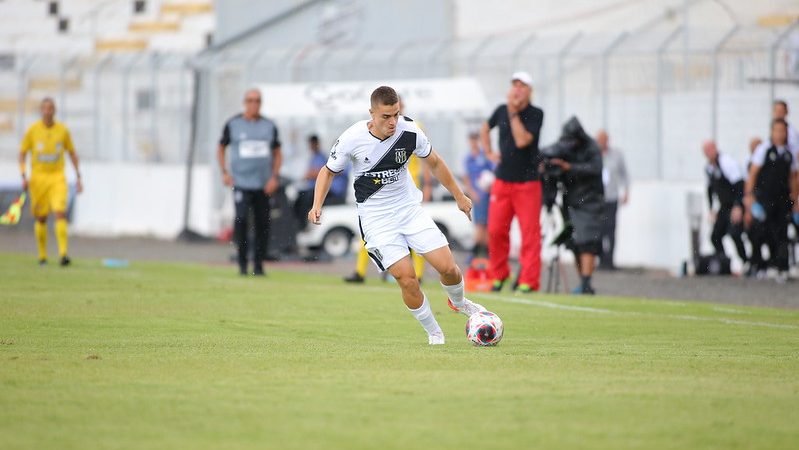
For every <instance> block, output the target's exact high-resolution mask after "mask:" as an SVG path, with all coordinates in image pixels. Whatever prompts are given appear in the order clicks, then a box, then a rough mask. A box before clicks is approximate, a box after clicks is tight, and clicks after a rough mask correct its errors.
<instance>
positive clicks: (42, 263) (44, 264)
mask: <svg viewBox="0 0 799 450" xmlns="http://www.w3.org/2000/svg"><path fill="white" fill-rule="evenodd" d="M39 265H40V266H46V265H47V258H42V259H40V260H39Z"/></svg>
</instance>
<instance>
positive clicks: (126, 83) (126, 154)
mask: <svg viewBox="0 0 799 450" xmlns="http://www.w3.org/2000/svg"><path fill="white" fill-rule="evenodd" d="M140 56H141V54H137V55H134V56H133V57H132V58H131V60H130V62H129V63H128V65H127V66H125V69H124V70H125V71H124V73H123V74H122V159H123V160H124V161H130V160H131V157H130V73H131V72H133V68H134V67H135V66H136V63H137V62H138V60H139V57H140Z"/></svg>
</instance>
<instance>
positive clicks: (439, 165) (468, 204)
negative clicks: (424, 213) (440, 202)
mask: <svg viewBox="0 0 799 450" xmlns="http://www.w3.org/2000/svg"><path fill="white" fill-rule="evenodd" d="M424 161H425V163H426V164H427V166H428V167H430V171H431V172H432V173H433V176H434V177H436V179H437V180H438V181H439V182H441V184H442V185H444V187H445V188H447V190H448V191H449V193H450V194H452V196H453V197H455V202H456V203H457V204H458V209H460V210H461V211H463V213H464V214H466V217H468V218H469V220H472V201H471V200H470V199H469V197H467V196H466V194H464V193H463V190H461V187H460V186H458V182H457V181H455V177H454V176H453V175H452V172H451V171H450V170H449V167H447V163H445V162H444V160H443V159H442V158H441V156H439V155H438V153H436V151H435V150H430V155H429V156H427V157H426V158H425V159H424Z"/></svg>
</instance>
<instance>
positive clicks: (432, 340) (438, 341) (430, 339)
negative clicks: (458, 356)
mask: <svg viewBox="0 0 799 450" xmlns="http://www.w3.org/2000/svg"><path fill="white" fill-rule="evenodd" d="M427 343H428V344H430V345H444V332H443V331H441V330H440V329H439V330H438V331H434V332H433V333H432V334H428V335H427Z"/></svg>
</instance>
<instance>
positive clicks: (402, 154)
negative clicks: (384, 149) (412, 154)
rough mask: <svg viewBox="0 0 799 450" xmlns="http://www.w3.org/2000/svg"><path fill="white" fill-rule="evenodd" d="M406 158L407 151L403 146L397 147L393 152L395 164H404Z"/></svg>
mask: <svg viewBox="0 0 799 450" xmlns="http://www.w3.org/2000/svg"><path fill="white" fill-rule="evenodd" d="M407 160H408V152H407V151H406V150H405V149H404V148H402V149H397V150H396V152H395V153H394V161H396V162H397V164H404V163H405V161H407Z"/></svg>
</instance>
